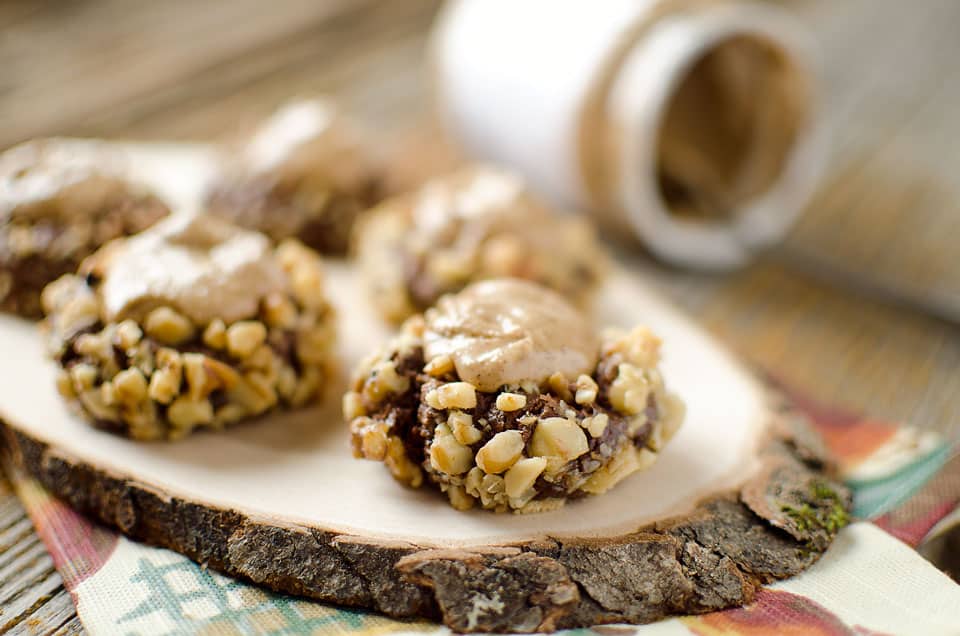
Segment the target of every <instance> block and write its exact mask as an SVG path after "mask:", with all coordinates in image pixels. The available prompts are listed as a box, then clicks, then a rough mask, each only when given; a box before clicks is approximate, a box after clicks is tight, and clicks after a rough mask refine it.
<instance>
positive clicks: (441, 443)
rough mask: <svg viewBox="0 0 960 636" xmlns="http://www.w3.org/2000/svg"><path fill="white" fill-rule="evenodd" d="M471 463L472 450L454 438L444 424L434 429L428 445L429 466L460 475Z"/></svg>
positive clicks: (448, 473) (449, 473)
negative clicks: (431, 440)
mask: <svg viewBox="0 0 960 636" xmlns="http://www.w3.org/2000/svg"><path fill="white" fill-rule="evenodd" d="M472 465H473V451H471V450H470V449H469V448H468V447H466V446H464V445H463V444H461V443H460V442H458V441H457V440H456V438H454V436H453V434H452V433H451V432H450V429H449V428H447V425H446V424H441V425H440V426H438V427H437V429H436V436H435V437H434V439H433V443H432V444H431V445H430V466H431V467H433V469H434V470H436V471H439V472H441V473H445V474H447V475H461V474H463V473H465V472H467V471H468V470H470V468H471V466H472Z"/></svg>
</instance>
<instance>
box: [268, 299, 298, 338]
mask: <svg viewBox="0 0 960 636" xmlns="http://www.w3.org/2000/svg"><path fill="white" fill-rule="evenodd" d="M263 318H264V320H265V321H266V323H267V324H268V325H270V326H271V327H276V328H277V329H291V328H293V326H294V324H295V323H296V321H297V308H296V307H294V306H293V303H292V302H290V299H289V298H287V296H286V295H285V294H280V293H276V292H275V293H272V294H268V295H267V297H266V298H264V299H263Z"/></svg>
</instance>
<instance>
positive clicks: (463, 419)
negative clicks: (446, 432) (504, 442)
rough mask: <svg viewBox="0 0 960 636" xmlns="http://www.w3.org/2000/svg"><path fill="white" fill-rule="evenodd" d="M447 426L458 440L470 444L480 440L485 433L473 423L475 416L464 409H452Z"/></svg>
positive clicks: (465, 444) (466, 444)
mask: <svg viewBox="0 0 960 636" xmlns="http://www.w3.org/2000/svg"><path fill="white" fill-rule="evenodd" d="M447 426H449V427H450V431H451V432H452V433H453V436H454V437H455V438H456V440H457V441H458V442H460V443H461V444H463V445H464V446H470V445H471V444H476V443H477V442H479V441H480V438H481V437H482V436H483V434H482V433H481V432H480V429H478V428H477V427H476V426H474V425H473V417H472V416H471V415H470V414H469V413H464V412H463V411H450V415H448V416H447Z"/></svg>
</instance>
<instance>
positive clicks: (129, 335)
mask: <svg viewBox="0 0 960 636" xmlns="http://www.w3.org/2000/svg"><path fill="white" fill-rule="evenodd" d="M116 338H117V344H118V345H119V346H120V348H121V349H123V350H125V351H129V350H130V349H133V348H134V347H136V346H137V345H138V344H140V340H141V338H143V331H142V330H141V329H140V325H138V324H137V323H136V322H134V321H133V320H124V321H123V322H121V323H120V324H119V325H117V330H116Z"/></svg>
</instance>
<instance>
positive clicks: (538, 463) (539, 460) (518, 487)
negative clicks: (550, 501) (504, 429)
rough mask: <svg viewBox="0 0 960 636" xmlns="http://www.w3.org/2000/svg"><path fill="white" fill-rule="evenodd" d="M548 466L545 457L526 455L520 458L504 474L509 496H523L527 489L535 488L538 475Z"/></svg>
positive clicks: (516, 497) (512, 497)
mask: <svg viewBox="0 0 960 636" xmlns="http://www.w3.org/2000/svg"><path fill="white" fill-rule="evenodd" d="M546 467H547V459H546V458H545V457H525V458H524V459H521V460H519V461H518V462H517V463H515V464H514V465H513V466H512V467H511V468H510V470H508V471H507V474H506V475H504V476H503V481H504V485H505V487H506V493H507V496H508V497H510V498H511V499H519V498H520V497H523V496H524V495H525V494H526V493H527V491H529V490H532V489H533V484H534V483H535V482H536V481H537V477H539V476H540V474H541V473H542V472H543V469H544V468H546ZM514 507H519V506H514Z"/></svg>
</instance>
